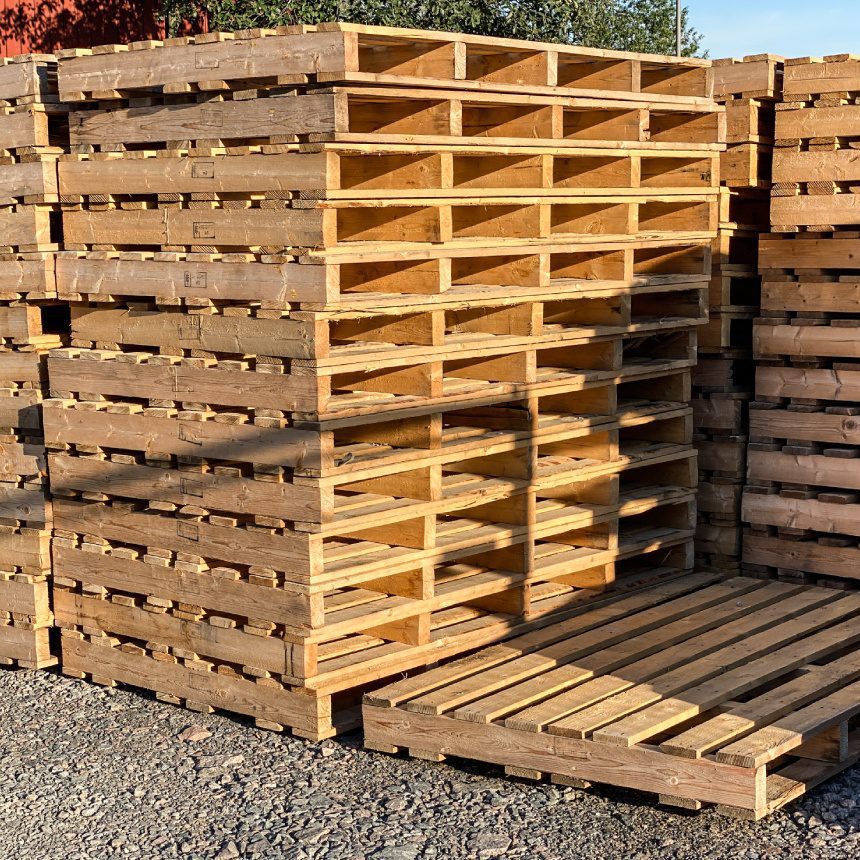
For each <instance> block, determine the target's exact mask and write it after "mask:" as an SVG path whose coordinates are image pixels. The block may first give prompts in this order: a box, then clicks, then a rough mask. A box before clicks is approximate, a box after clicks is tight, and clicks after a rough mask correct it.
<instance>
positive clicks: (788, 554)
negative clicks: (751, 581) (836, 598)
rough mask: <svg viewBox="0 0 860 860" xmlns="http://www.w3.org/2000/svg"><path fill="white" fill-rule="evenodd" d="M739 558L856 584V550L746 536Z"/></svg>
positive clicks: (859, 564) (859, 560) (859, 557)
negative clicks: (741, 554) (852, 581)
mask: <svg viewBox="0 0 860 860" xmlns="http://www.w3.org/2000/svg"><path fill="white" fill-rule="evenodd" d="M743 558H744V561H745V562H747V563H748V564H763V565H767V566H768V567H779V568H788V569H789V570H801V571H804V572H806V573H817V574H821V575H823V576H839V577H842V578H844V579H850V580H860V548H858V547H856V546H847V547H835V546H823V545H822V544H819V543H816V542H815V541H793V540H782V539H781V538H777V537H767V536H764V535H757V534H748V535H745V536H744V542H743Z"/></svg>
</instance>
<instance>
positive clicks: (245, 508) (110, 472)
mask: <svg viewBox="0 0 860 860" xmlns="http://www.w3.org/2000/svg"><path fill="white" fill-rule="evenodd" d="M50 468H51V485H52V487H53V488H54V489H55V490H56V491H57V492H59V491H66V492H67V491H69V490H79V491H82V492H91V493H108V494H110V495H114V496H121V497H124V498H131V499H144V500H145V499H158V500H161V501H167V502H174V503H175V504H179V505H198V506H200V507H204V508H207V509H211V510H218V511H229V512H231V513H247V514H258V515H261V516H268V517H278V518H283V519H285V520H291V521H296V520H298V521H301V522H314V523H315V522H322V521H324V520H325V518H326V517H325V513H326V508H327V507H328V508H329V510H330V506H331V505H332V501H331V500H329V501H328V505H327V504H326V498H325V491H324V490H321V489H320V488H319V487H309V486H301V485H296V484H292V483H283V484H282V483H273V482H268V481H255V480H253V479H249V478H243V477H233V476H232V475H224V474H218V473H217V472H202V471H200V472H196V471H190V470H189V471H182V470H179V469H159V468H155V467H150V466H142V465H134V464H130V463H120V462H111V461H109V460H98V459H95V458H90V457H70V456H68V455H66V454H52V455H51V457H50Z"/></svg>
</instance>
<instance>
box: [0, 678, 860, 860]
mask: <svg viewBox="0 0 860 860" xmlns="http://www.w3.org/2000/svg"><path fill="white" fill-rule="evenodd" d="M0 821H2V825H0V857H2V858H10V860H11V858H15V860H30V858H38V860H54V858H63V860H102V858H111V857H123V858H126V857H128V858H134V860H148V858H162V857H168V858H169V857H176V858H188V859H189V860H234V858H257V860H270V858H285V859H286V858H288V860H305V858H316V860H321V858H326V860H353V858H355V860H359V858H373V860H424V858H428V860H429V858H439V860H448V858H452V860H453V858H469V860H472V858H479V860H480V858H493V857H506V858H523V860H551V859H552V860H555V858H558V860H562V858H564V860H590V858H612V860H646V858H648V860H650V858H655V860H656V858H659V860H671V858H696V860H717V858H731V860H758V858H792V860H795V858H798V860H799V858H828V860H829V858H834V860H842V858H845V860H849V858H851V860H857V858H858V857H860V769H857V768H855V769H854V770H852V771H849V772H847V773H845V774H843V775H842V776H841V777H840V778H838V779H836V780H834V781H832V782H830V783H829V784H826V785H824V786H821V787H819V788H818V789H817V790H816V791H814V792H812V793H810V794H809V795H807V796H806V797H805V798H804V799H803V800H802V801H800V802H799V803H795V804H792V805H791V806H790V807H789V808H788V809H787V810H782V811H780V812H778V813H777V814H776V815H774V816H773V817H771V818H769V819H766V820H765V821H763V822H759V823H758V824H748V823H744V822H736V821H732V820H730V819H727V818H721V817H720V816H717V815H715V814H713V812H710V811H707V812H704V813H701V814H691V813H680V814H672V813H665V812H661V811H659V810H658V809H657V808H655V806H654V804H653V802H652V800H651V799H650V797H649V796H647V795H642V794H635V793H633V792H624V791H617V790H612V789H606V790H598V791H592V792H583V791H578V790H575V789H559V788H557V787H554V786H551V785H548V784H535V783H525V782H517V781H512V780H509V779H505V778H502V774H501V770H499V769H497V768H487V767H479V766H473V765H469V764H465V763H460V764H458V766H453V767H452V766H449V765H444V764H442V765H438V764H429V763H427V762H421V761H414V760H409V759H406V758H395V757H391V756H386V755H381V754H378V753H365V752H363V751H362V749H361V739H360V737H359V736H358V734H356V733H354V734H352V735H348V736H347V737H345V738H343V739H338V740H335V741H327V742H325V743H324V744H322V745H319V744H312V743H307V742H305V741H302V740H299V739H296V738H293V737H291V736H289V735H279V734H275V733H272V732H266V731H262V730H259V729H256V728H254V727H253V725H252V724H250V723H249V722H247V721H243V720H241V719H233V718H230V717H225V716H219V715H212V716H203V715H199V714H193V713H190V712H188V711H185V710H183V709H181V708H176V707H172V706H170V705H164V704H161V703H160V702H157V701H155V699H154V698H152V697H151V696H149V695H147V694H144V693H138V692H132V691H129V690H105V689H102V688H100V687H96V686H93V685H90V684H86V683H84V682H81V681H74V680H70V679H67V678H63V677H62V676H60V675H58V674H52V673H49V672H23V671H17V672H16V671H2V670H0Z"/></svg>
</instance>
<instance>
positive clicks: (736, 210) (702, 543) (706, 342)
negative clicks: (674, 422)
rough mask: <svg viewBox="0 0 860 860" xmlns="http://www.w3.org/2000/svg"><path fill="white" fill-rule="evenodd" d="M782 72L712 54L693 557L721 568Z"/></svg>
mask: <svg viewBox="0 0 860 860" xmlns="http://www.w3.org/2000/svg"><path fill="white" fill-rule="evenodd" d="M782 74H783V67H782V58H781V57H775V56H772V55H770V54H758V55H755V56H749V57H744V58H743V60H734V59H727V60H715V61H714V98H715V99H717V100H718V101H720V102H722V103H723V104H725V106H726V143H727V146H726V151H725V152H724V153H723V154H722V156H721V158H720V182H721V185H722V189H721V191H722V200H721V211H720V235H719V237H718V238H717V240H716V242H715V244H714V265H713V276H712V279H711V287H710V296H709V302H708V305H709V308H708V311H709V314H710V321H709V323H708V325H707V326H706V327H705V328H704V329H703V330H702V331H701V332H700V333H699V363H698V366H697V367H696V369H695V370H694V371H693V397H694V399H693V408H694V426H693V431H694V433H695V434H696V435H695V439H696V448H697V450H698V452H699V495H698V526H697V530H696V559H697V561H698V562H699V563H700V564H704V565H708V566H712V567H716V568H719V569H721V570H731V571H737V570H738V569H739V567H740V558H741V535H742V526H741V494H742V491H743V484H744V481H745V479H746V449H747V421H748V418H747V405H748V402H749V400H751V399H752V396H753V376H754V372H753V360H752V324H753V319H754V318H755V317H756V316H757V315H758V313H759V306H760V295H761V279H760V278H759V276H758V268H757V267H758V239H759V235H760V234H762V233H767V232H768V230H769V227H770V218H769V198H770V182H771V166H772V161H773V126H774V116H775V105H776V102H777V101H778V99H779V98H781V95H782Z"/></svg>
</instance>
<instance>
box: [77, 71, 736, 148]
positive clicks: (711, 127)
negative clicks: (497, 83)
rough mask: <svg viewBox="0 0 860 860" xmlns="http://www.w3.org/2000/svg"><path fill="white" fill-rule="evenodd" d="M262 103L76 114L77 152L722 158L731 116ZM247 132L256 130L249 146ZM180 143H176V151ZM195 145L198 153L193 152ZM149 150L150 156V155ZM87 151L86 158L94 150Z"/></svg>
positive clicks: (512, 101)
mask: <svg viewBox="0 0 860 860" xmlns="http://www.w3.org/2000/svg"><path fill="white" fill-rule="evenodd" d="M257 96H258V97H257V98H245V97H242V98H232V99H230V98H227V97H226V96H224V97H220V96H219V97H217V98H212V97H208V98H203V97H201V98H200V99H199V100H198V99H196V98H193V97H189V98H187V99H185V100H179V97H173V98H170V99H168V100H167V101H165V102H163V103H160V104H153V105H150V106H145V107H129V108H126V107H120V108H117V109H115V110H82V111H72V113H70V114H69V137H70V140H71V144H72V146H73V147H81V146H84V147H101V148H102V149H106V150H107V151H115V150H116V149H117V148H118V147H119V148H123V149H135V148H137V149H140V148H151V145H152V144H154V143H162V144H164V143H168V142H172V144H171V145H170V146H169V147H168V148H169V149H172V150H175V149H189V148H192V147H195V148H200V147H206V148H211V147H213V146H214V147H221V146H225V145H232V144H236V143H238V144H243V143H274V144H280V143H296V142H311V143H313V142H316V143H323V142H333V141H338V142H342V143H369V142H373V143H377V144H404V143H412V144H415V143H421V144H431V145H433V146H436V145H440V144H441V145H445V144H460V145H462V144H464V143H466V142H468V141H472V142H474V143H480V144H484V145H494V146H518V145H523V144H525V145H528V146H535V145H545V146H546V145H549V146H554V147H567V146H573V147H579V148H582V147H586V146H591V147H597V148H601V149H607V148H616V149H618V148H620V149H626V148H627V147H629V146H630V145H631V144H632V145H634V146H635V147H636V148H637V149H639V148H647V149H655V150H660V149H678V148H680V149H684V150H692V149H695V150H698V151H701V152H703V153H705V152H717V151H719V150H720V149H721V144H719V143H717V142H716V141H718V140H720V139H721V135H722V129H723V126H724V123H725V114H724V113H723V112H722V110H721V109H719V108H718V107H716V106H715V105H714V104H713V103H711V102H705V103H704V104H701V105H699V104H696V105H691V104H686V105H678V104H660V103H654V104H652V105H649V104H647V103H642V102H638V101H623V100H606V99H603V100H595V99H583V98H575V97H554V96H537V95H529V96H526V95H508V94H504V93H485V92H463V91H459V90H430V89H427V90H422V89H400V88H392V87H372V86H371V87H350V86H335V87H321V88H315V89H312V90H308V91H307V92H304V93H303V94H298V95H297V94H296V91H295V89H294V88H287V89H286V90H283V91H267V92H264V91H257ZM249 129H253V130H254V134H253V136H252V137H249V135H248V131H249ZM177 142H178V143H177ZM192 142H194V143H192ZM146 144H149V145H150V146H149V147H146V146H145V145H146ZM86 151H88V150H86Z"/></svg>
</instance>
